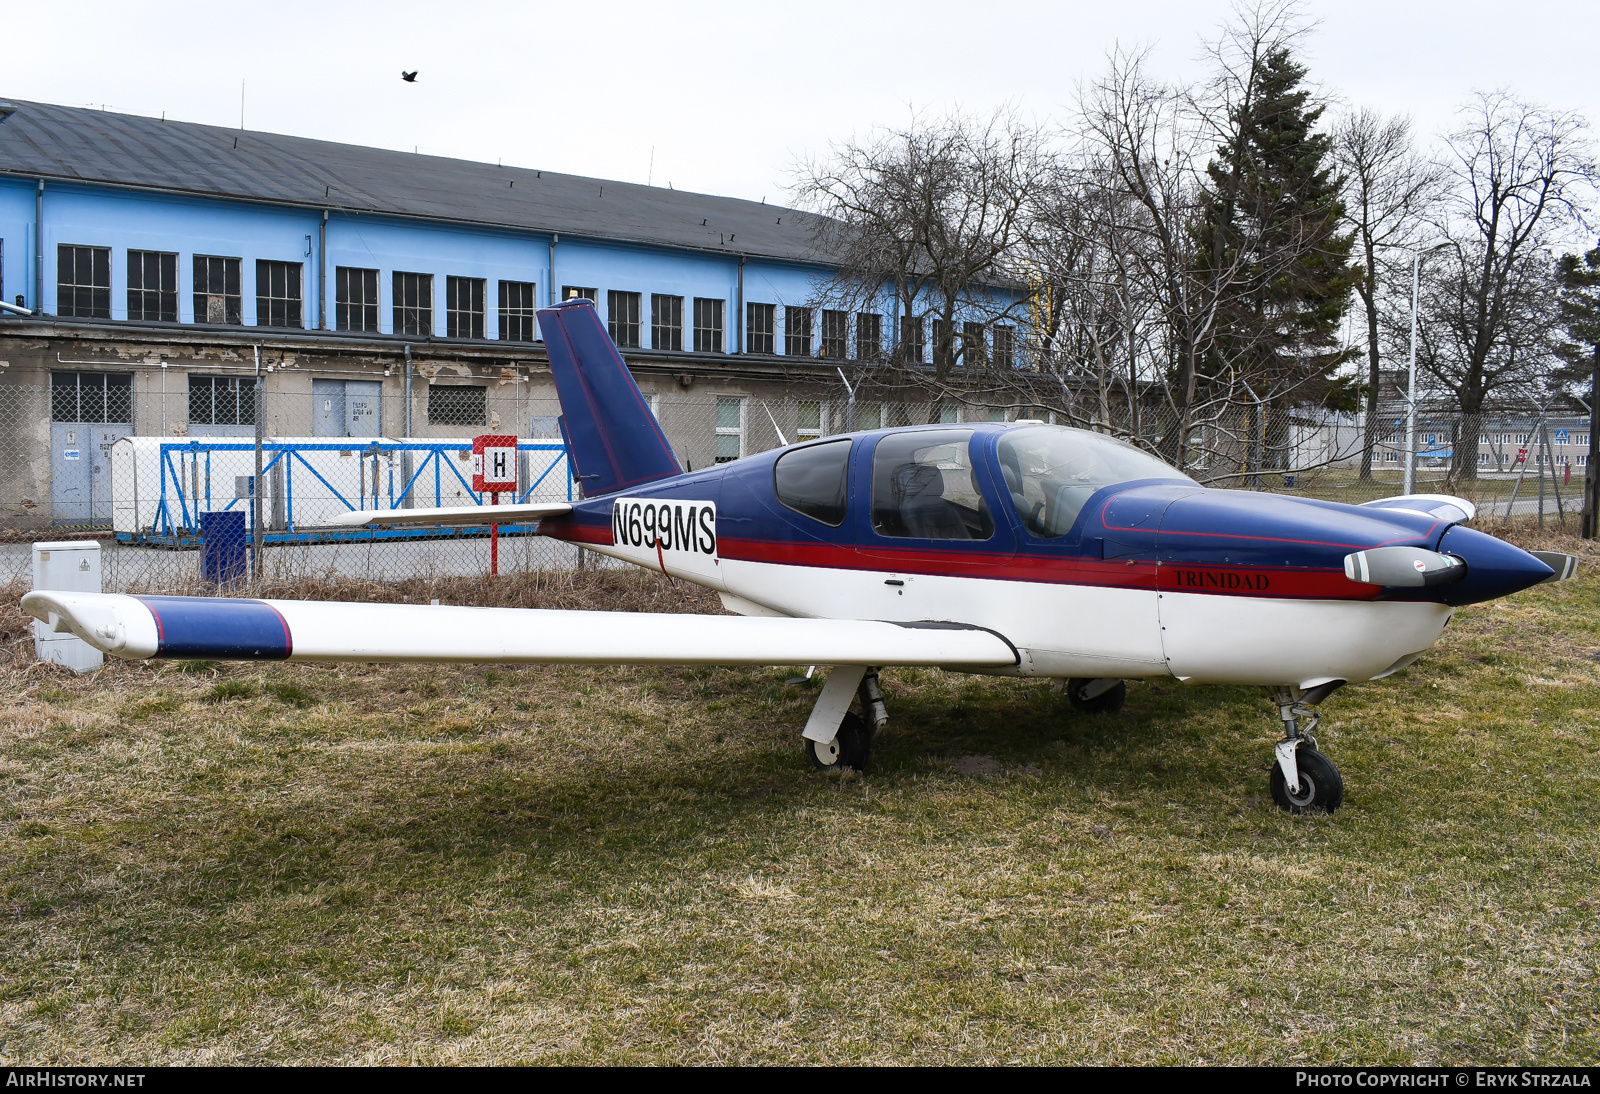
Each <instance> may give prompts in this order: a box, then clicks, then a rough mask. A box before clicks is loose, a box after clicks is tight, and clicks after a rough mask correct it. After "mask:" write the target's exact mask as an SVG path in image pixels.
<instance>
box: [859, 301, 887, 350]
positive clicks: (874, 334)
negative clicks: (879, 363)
mask: <svg viewBox="0 0 1600 1094" xmlns="http://www.w3.org/2000/svg"><path fill="white" fill-rule="evenodd" d="M882 356H883V316H881V315H878V314H876V313H875V312H862V313H861V314H860V315H858V316H856V357H857V359H859V360H862V361H876V360H877V359H878V358H880V357H882Z"/></svg>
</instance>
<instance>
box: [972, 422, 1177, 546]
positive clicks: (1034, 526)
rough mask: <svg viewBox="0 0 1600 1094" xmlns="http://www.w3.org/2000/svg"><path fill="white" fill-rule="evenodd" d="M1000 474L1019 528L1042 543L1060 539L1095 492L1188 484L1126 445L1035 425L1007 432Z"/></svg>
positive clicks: (1082, 432)
mask: <svg viewBox="0 0 1600 1094" xmlns="http://www.w3.org/2000/svg"><path fill="white" fill-rule="evenodd" d="M998 452H999V456H1000V473H1001V477H1002V478H1003V479H1004V480H1005V484H1006V490H1007V492H1008V493H1009V494H1010V495H1011V504H1012V505H1013V506H1014V507H1015V508H1016V510H1017V516H1018V517H1019V518H1021V520H1022V526H1023V527H1024V528H1026V529H1027V530H1028V531H1029V532H1031V533H1032V534H1034V535H1036V536H1040V537H1043V538H1046V539H1050V538H1054V537H1055V536H1064V535H1066V534H1067V533H1068V532H1070V531H1071V530H1072V525H1073V523H1074V522H1076V521H1077V519H1078V513H1079V512H1080V511H1082V509H1083V506H1084V503H1085V502H1087V501H1088V500H1089V498H1090V496H1091V495H1092V494H1094V492H1095V491H1096V490H1099V489H1100V488H1102V487H1105V486H1113V485H1115V484H1117V483H1119V482H1131V481H1134V480H1136V479H1171V480H1176V481H1178V482H1193V480H1192V479H1190V478H1189V477H1188V476H1187V475H1184V474H1183V473H1182V472H1179V471H1176V470H1174V469H1173V468H1171V467H1169V466H1168V465H1167V464H1165V463H1162V462H1161V461H1160V460H1158V459H1156V457H1154V456H1152V455H1150V454H1149V453H1148V452H1141V451H1140V450H1139V449H1137V448H1135V447H1133V446H1132V445H1131V444H1123V443H1122V442H1121V441H1115V440H1112V439H1111V438H1110V437H1106V436H1102V435H1100V434H1097V433H1090V432H1088V431H1086V430H1082V429H1063V428H1062V427H1060V426H1049V425H1035V426H1026V427H1024V428H1022V429H1013V430H1008V431H1007V432H1006V433H1005V434H1004V435H1002V436H1001V438H1000V443H999V447H998Z"/></svg>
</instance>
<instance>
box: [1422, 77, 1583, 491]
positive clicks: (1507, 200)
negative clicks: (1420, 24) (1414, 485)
mask: <svg viewBox="0 0 1600 1094" xmlns="http://www.w3.org/2000/svg"><path fill="white" fill-rule="evenodd" d="M1462 123H1463V124H1462V126H1461V128H1460V129H1458V130H1457V131H1456V132H1455V133H1453V134H1451V135H1450V137H1449V140H1448V156H1447V160H1446V169H1447V171H1448V173H1449V178H1450V182H1451V190H1450V195H1449V197H1448V199H1447V200H1446V201H1445V202H1444V204H1443V205H1442V207H1441V213H1442V216H1441V217H1440V219H1439V223H1438V229H1439V231H1440V234H1441V235H1442V237H1443V238H1444V240H1445V241H1446V249H1445V251H1444V253H1443V255H1442V256H1441V257H1440V258H1437V259H1434V260H1433V261H1432V262H1430V263H1429V264H1428V270H1429V275H1428V278H1427V283H1426V288H1425V295H1426V307H1425V308H1424V309H1423V315H1424V316H1425V318H1426V322H1425V323H1424V324H1423V326H1424V330H1423V332H1422V336H1421V339H1420V342H1419V354H1418V364H1419V365H1421V366H1423V367H1424V368H1426V369H1427V371H1428V372H1429V373H1430V374H1431V375H1432V376H1433V377H1434V378H1435V379H1436V380H1437V381H1438V383H1439V384H1440V385H1442V386H1443V387H1444V388H1445V389H1447V390H1448V391H1449V392H1450V394H1451V396H1452V398H1453V400H1454V402H1455V404H1456V408H1457V409H1458V410H1459V411H1460V413H1461V425H1460V432H1461V434H1462V436H1463V437H1467V438H1472V439H1473V440H1475V439H1476V437H1477V435H1478V433H1479V431H1480V428H1481V423H1482V416H1483V412H1484V410H1485V408H1486V406H1487V405H1488V403H1489V401H1490V399H1491V398H1492V397H1493V396H1495V395H1496V394H1498V393H1500V392H1502V391H1504V390H1506V389H1509V388H1515V387H1517V386H1518V385H1530V384H1536V383H1540V382H1542V377H1543V376H1544V375H1546V374H1547V373H1548V372H1549V370H1550V365H1551V363H1552V360H1553V356H1552V355H1553V353H1554V349H1555V346H1554V342H1553V338H1554V333H1555V306H1556V285H1555V281H1554V271H1553V266H1554V262H1553V256H1552V255H1551V253H1550V246H1551V243H1552V242H1553V240H1554V238H1555V236H1556V235H1557V233H1559V232H1560V231H1561V230H1563V229H1570V228H1574V227H1579V226H1582V224H1583V220H1584V218H1583V211H1582V202H1583V201H1584V200H1585V199H1587V198H1588V197H1589V196H1590V195H1591V194H1592V192H1593V187H1594V183H1595V180H1596V174H1597V172H1596V168H1595V165H1594V163H1593V161H1592V159H1591V158H1590V142H1589V133H1588V129H1587V126H1586V125H1585V123H1584V121H1583V119H1582V118H1581V117H1579V116H1578V115H1577V114H1575V113H1573V112H1571V111H1563V110H1550V109H1546V108H1543V107H1538V106H1533V105H1530V104H1528V103H1524V102H1520V101H1518V100H1517V99H1515V98H1513V97H1512V96H1510V95H1509V94H1507V93H1505V92H1501V91H1496V92H1490V93H1480V94H1479V95H1477V96H1476V97H1475V98H1474V100H1473V101H1472V103H1471V104H1470V105H1469V106H1468V107H1466V108H1465V109H1464V110H1463V111H1462ZM1476 452H1477V445H1476V444H1475V443H1473V444H1467V443H1458V444H1455V445H1454V446H1453V453H1454V455H1453V458H1452V460H1451V467H1450V475H1449V481H1450V482H1451V483H1456V482H1459V481H1460V480H1461V479H1462V478H1463V477H1467V478H1475V477H1476V476H1477V461H1476V459H1475V458H1471V457H1473V456H1475V454H1476Z"/></svg>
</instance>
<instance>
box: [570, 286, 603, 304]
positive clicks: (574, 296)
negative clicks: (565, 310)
mask: <svg viewBox="0 0 1600 1094" xmlns="http://www.w3.org/2000/svg"><path fill="white" fill-rule="evenodd" d="M561 299H563V300H579V299H582V300H594V301H598V300H599V299H600V290H599V289H586V288H584V287H583V286H581V285H563V286H561Z"/></svg>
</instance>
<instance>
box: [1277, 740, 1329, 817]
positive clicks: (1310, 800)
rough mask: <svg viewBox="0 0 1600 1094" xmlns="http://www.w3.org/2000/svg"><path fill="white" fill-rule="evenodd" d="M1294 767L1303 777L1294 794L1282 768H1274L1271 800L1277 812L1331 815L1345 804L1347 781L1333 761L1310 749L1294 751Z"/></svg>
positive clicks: (1302, 746)
mask: <svg viewBox="0 0 1600 1094" xmlns="http://www.w3.org/2000/svg"><path fill="white" fill-rule="evenodd" d="M1294 762H1295V767H1296V768H1297V769H1298V771H1299V774H1300V785H1299V786H1297V787H1294V788H1293V789H1292V790H1291V789H1290V788H1289V787H1288V786H1287V785H1286V783H1287V780H1286V779H1284V777H1283V768H1282V767H1280V766H1279V765H1278V764H1276V763H1275V764H1273V765H1272V776H1271V778H1270V779H1269V780H1268V781H1269V783H1270V784H1271V786H1272V800H1273V801H1275V802H1277V803H1278V808H1279V809H1283V810H1286V811H1288V812H1290V813H1332V812H1333V811H1334V810H1335V809H1337V808H1339V806H1340V805H1342V804H1343V803H1344V778H1343V777H1342V776H1341V775H1340V774H1339V769H1338V768H1337V767H1334V766H1333V761H1332V760H1330V759H1328V757H1326V756H1324V755H1323V754H1322V753H1320V752H1318V751H1317V750H1316V749H1315V748H1312V747H1311V746H1310V745H1301V746H1300V747H1299V748H1298V749H1296V750H1295V754H1294Z"/></svg>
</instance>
